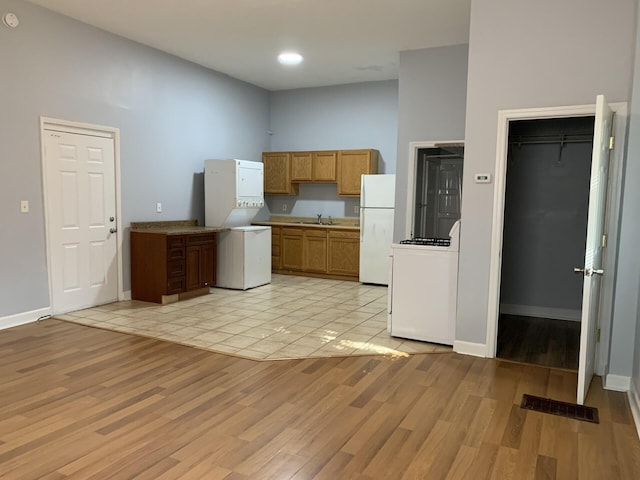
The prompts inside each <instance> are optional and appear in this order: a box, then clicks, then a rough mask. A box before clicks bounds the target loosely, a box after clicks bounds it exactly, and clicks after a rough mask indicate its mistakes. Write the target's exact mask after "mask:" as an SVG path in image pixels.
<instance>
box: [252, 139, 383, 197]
mask: <svg viewBox="0 0 640 480" xmlns="http://www.w3.org/2000/svg"><path fill="white" fill-rule="evenodd" d="M378 157H379V154H378V151H377V150H319V151H308V152H264V153H263V154H262V163H264V193H265V194H267V195H298V191H299V190H298V184H299V183H306V182H317V183H320V182H323V183H332V182H337V184H338V195H342V196H348V197H357V196H359V195H360V183H361V181H360V176H361V175H368V174H374V173H378Z"/></svg>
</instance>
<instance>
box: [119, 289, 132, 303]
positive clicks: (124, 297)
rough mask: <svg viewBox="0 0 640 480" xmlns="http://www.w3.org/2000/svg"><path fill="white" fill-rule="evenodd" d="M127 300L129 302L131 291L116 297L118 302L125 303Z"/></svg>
mask: <svg viewBox="0 0 640 480" xmlns="http://www.w3.org/2000/svg"><path fill="white" fill-rule="evenodd" d="M129 300H131V290H127V291H124V292H120V295H119V297H118V301H119V302H127V301H129Z"/></svg>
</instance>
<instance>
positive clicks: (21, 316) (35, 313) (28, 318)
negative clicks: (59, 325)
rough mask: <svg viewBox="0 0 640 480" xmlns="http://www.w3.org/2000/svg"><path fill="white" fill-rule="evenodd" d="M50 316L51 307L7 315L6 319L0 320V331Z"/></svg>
mask: <svg viewBox="0 0 640 480" xmlns="http://www.w3.org/2000/svg"><path fill="white" fill-rule="evenodd" d="M47 315H51V307H46V308H40V309H38V310H31V311H30V312H23V313H16V314H15V315H9V316H8V317H2V318H0V330H5V329H7V328H12V327H17V326H19V325H26V324H27V323H32V322H35V321H36V320H38V319H39V318H40V317H44V316H47Z"/></svg>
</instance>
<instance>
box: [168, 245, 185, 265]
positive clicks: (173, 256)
mask: <svg viewBox="0 0 640 480" xmlns="http://www.w3.org/2000/svg"><path fill="white" fill-rule="evenodd" d="M167 260H168V261H170V262H171V261H175V260H184V248H172V249H171V250H169V251H168V252H167Z"/></svg>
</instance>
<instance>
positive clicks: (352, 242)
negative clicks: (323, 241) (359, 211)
mask: <svg viewBox="0 0 640 480" xmlns="http://www.w3.org/2000/svg"><path fill="white" fill-rule="evenodd" d="M328 251H329V268H328V272H329V273H332V274H335V275H349V276H358V274H359V271H360V234H359V233H358V232H357V231H329V248H328Z"/></svg>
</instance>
